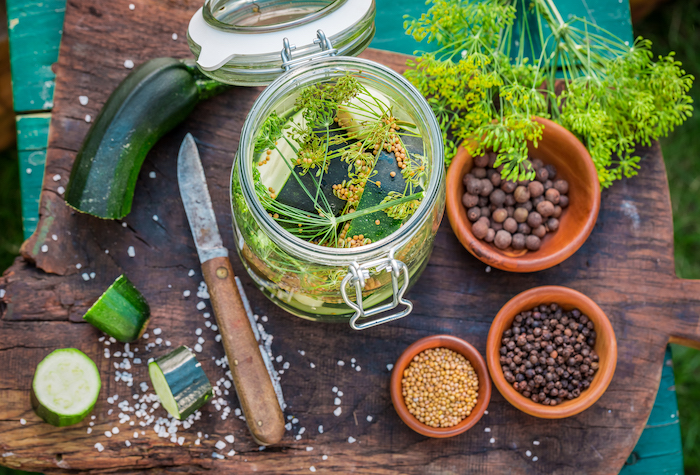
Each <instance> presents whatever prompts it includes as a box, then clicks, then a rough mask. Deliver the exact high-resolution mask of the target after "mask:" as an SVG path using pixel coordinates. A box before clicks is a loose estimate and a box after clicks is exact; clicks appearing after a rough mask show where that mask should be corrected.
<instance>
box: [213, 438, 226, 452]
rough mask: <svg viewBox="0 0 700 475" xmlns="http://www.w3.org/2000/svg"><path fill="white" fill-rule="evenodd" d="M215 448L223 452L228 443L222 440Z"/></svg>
mask: <svg viewBox="0 0 700 475" xmlns="http://www.w3.org/2000/svg"><path fill="white" fill-rule="evenodd" d="M214 447H216V448H217V449H219V450H221V449H223V448H224V447H226V442H224V441H223V440H220V441H218V442H217V443H216V444H214Z"/></svg>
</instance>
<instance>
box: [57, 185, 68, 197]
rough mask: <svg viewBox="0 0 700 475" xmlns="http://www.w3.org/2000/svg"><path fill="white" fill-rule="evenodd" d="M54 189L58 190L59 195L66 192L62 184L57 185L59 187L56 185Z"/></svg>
mask: <svg viewBox="0 0 700 475" xmlns="http://www.w3.org/2000/svg"><path fill="white" fill-rule="evenodd" d="M56 191H58V194H59V195H62V194H63V193H65V192H66V189H65V188H63V187H62V186H59V187H58V190H56Z"/></svg>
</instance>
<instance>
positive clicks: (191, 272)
mask: <svg viewBox="0 0 700 475" xmlns="http://www.w3.org/2000/svg"><path fill="white" fill-rule="evenodd" d="M187 275H188V276H190V277H192V276H193V275H194V269H190V271H189V272H188V273H187Z"/></svg>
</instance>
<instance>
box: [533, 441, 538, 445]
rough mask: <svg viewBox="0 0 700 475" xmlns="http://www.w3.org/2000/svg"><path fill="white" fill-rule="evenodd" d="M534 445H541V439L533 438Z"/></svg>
mask: <svg viewBox="0 0 700 475" xmlns="http://www.w3.org/2000/svg"><path fill="white" fill-rule="evenodd" d="M532 445H540V441H539V440H533V441H532Z"/></svg>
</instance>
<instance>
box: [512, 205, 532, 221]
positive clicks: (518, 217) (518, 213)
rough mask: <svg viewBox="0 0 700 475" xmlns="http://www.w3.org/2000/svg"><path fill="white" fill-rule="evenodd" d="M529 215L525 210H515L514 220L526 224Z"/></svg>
mask: <svg viewBox="0 0 700 475" xmlns="http://www.w3.org/2000/svg"><path fill="white" fill-rule="evenodd" d="M529 214H530V213H529V212H528V211H527V210H526V209H525V208H515V211H514V212H513V218H514V219H515V221H516V222H518V223H524V222H525V221H527V216H528V215H529Z"/></svg>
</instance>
